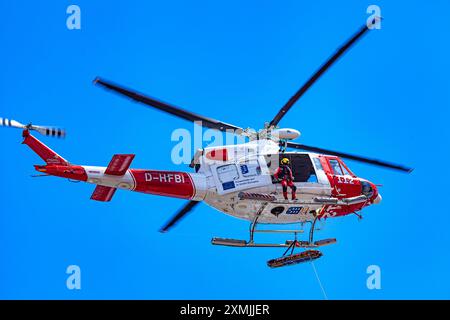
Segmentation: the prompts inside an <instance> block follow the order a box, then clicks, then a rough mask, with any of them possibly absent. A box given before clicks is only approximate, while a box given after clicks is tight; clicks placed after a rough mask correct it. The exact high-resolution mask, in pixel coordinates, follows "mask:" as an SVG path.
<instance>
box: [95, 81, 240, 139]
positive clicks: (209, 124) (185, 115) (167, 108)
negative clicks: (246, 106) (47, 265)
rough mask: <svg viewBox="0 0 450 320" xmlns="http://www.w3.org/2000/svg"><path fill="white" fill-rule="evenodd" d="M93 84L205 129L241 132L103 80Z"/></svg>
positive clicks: (228, 125) (235, 127) (229, 125)
mask: <svg viewBox="0 0 450 320" xmlns="http://www.w3.org/2000/svg"><path fill="white" fill-rule="evenodd" d="M94 84H99V85H101V86H103V87H105V88H107V89H109V90H112V91H114V92H116V93H120V94H122V95H124V96H126V97H128V98H130V99H132V100H134V101H137V102H141V103H143V104H146V105H148V106H151V107H154V108H156V109H159V110H161V111H164V112H167V113H169V114H172V115H174V116H177V117H179V118H182V119H185V120H188V121H192V122H195V121H201V125H202V126H203V127H206V128H210V129H216V130H219V131H227V130H232V131H238V130H239V131H238V132H240V131H242V128H240V127H237V126H234V125H231V124H228V123H224V122H221V121H219V120H215V119H212V118H207V117H204V116H201V115H198V114H195V113H193V112H190V111H187V110H184V109H181V108H179V107H175V106H173V105H170V104H168V103H166V102H163V101H160V100H156V99H154V98H151V97H148V96H145V95H143V94H141V93H138V92H136V91H133V90H130V89H126V88H124V87H122V86H119V85H116V84H113V83H111V82H109V81H107V80H104V79H100V78H96V79H95V80H94Z"/></svg>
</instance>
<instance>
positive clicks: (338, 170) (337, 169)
mask: <svg viewBox="0 0 450 320" xmlns="http://www.w3.org/2000/svg"><path fill="white" fill-rule="evenodd" d="M329 162H330V166H331V169H332V170H333V173H334V174H336V175H338V176H343V175H344V173H343V172H342V168H341V165H340V164H339V161H337V160H336V159H331V160H329Z"/></svg>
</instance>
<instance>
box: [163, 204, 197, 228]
mask: <svg viewBox="0 0 450 320" xmlns="http://www.w3.org/2000/svg"><path fill="white" fill-rule="evenodd" d="M199 203H200V202H198V201H189V202H188V203H187V204H186V205H185V206H184V207H183V208H181V210H180V211H178V212H177V214H176V215H174V216H173V218H172V219H170V220H169V221H168V222H167V223H166V224H165V225H164V226H163V227H162V228H161V230H160V232H167V231H169V229H171V228H172V227H173V226H174V225H175V224H176V223H177V222H178V221H180V220H181V219H183V218H184V216H185V215H186V214H188V213H189V212H190V211H191V210H192V209H193V208H194V207H195V206H196V205H198V204H199Z"/></svg>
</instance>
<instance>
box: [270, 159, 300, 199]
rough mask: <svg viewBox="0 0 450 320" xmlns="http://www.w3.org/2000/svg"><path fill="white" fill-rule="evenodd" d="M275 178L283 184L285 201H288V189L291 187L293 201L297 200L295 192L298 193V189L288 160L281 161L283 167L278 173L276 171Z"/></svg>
mask: <svg viewBox="0 0 450 320" xmlns="http://www.w3.org/2000/svg"><path fill="white" fill-rule="evenodd" d="M274 177H275V179H277V180H278V181H280V182H281V186H282V187H283V196H284V199H286V200H288V195H287V187H290V188H291V191H292V200H295V199H296V196H295V191H297V187H296V186H295V185H294V177H293V175H292V170H291V168H289V159H288V158H283V159H281V165H280V167H279V168H278V169H277V171H275V173H274Z"/></svg>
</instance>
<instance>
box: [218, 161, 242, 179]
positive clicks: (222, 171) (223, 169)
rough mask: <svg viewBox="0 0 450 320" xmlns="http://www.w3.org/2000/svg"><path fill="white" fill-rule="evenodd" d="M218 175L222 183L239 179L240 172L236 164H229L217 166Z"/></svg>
mask: <svg viewBox="0 0 450 320" xmlns="http://www.w3.org/2000/svg"><path fill="white" fill-rule="evenodd" d="M217 176H218V177H219V180H220V182H221V183H224V182H229V181H234V180H237V179H239V173H238V170H237V167H236V165H234V164H227V165H224V166H220V167H217Z"/></svg>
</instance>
